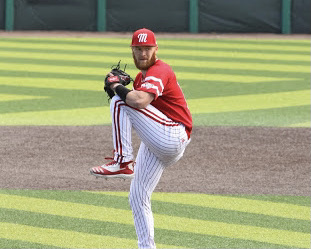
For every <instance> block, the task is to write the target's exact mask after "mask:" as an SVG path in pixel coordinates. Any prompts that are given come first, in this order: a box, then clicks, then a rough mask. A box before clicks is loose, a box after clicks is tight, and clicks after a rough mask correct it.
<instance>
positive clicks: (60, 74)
mask: <svg viewBox="0 0 311 249" xmlns="http://www.w3.org/2000/svg"><path fill="white" fill-rule="evenodd" d="M0 65H1V66H3V68H1V69H0V75H2V76H5V77H32V78H58V79H72V80H92V81H93V80H95V81H100V80H101V81H103V80H104V78H105V75H106V72H107V71H105V73H104V70H98V69H94V68H91V69H88V68H82V67H81V68H78V67H65V66H40V65H36V66H28V67H27V68H26V69H25V65H15V66H14V67H12V66H11V65H8V64H6V63H0ZM108 70H109V69H108ZM127 72H128V73H129V74H130V75H135V73H137V70H135V71H134V70H130V69H129V70H127ZM175 73H176V75H177V78H178V79H179V81H182V80H198V79H208V80H213V79H215V80H217V81H220V82H228V81H229V82H236V83H239V82H243V83H256V82H266V81H279V80H299V79H300V78H292V77H266V76H249V75H247V74H245V75H241V74H230V73H227V74H221V73H212V72H211V73H203V72H200V73H192V72H180V71H178V70H176V72H175Z"/></svg>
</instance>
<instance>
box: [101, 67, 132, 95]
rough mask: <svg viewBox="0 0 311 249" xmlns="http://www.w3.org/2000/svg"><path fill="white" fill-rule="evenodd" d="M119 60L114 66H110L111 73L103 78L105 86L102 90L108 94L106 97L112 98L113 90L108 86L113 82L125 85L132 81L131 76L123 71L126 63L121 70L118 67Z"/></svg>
mask: <svg viewBox="0 0 311 249" xmlns="http://www.w3.org/2000/svg"><path fill="white" fill-rule="evenodd" d="M120 62H121V61H119V63H118V64H117V65H116V66H112V67H111V69H112V70H111V72H110V73H111V74H112V75H113V76H111V75H109V74H108V75H107V76H106V78H105V87H104V90H105V92H106V93H107V95H108V99H112V97H113V96H114V91H113V90H111V88H110V86H111V85H112V84H114V83H120V84H122V85H123V86H126V85H128V84H130V82H131V81H133V79H132V78H131V76H130V75H129V74H128V73H126V72H125V68H126V65H125V67H124V69H123V70H121V69H120Z"/></svg>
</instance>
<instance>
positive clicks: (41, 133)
mask: <svg viewBox="0 0 311 249" xmlns="http://www.w3.org/2000/svg"><path fill="white" fill-rule="evenodd" d="M133 135H134V141H133V146H134V149H135V151H137V149H138V146H139V140H138V137H137V136H136V135H135V134H133ZM310 135H311V129H308V128H260V127H236V128H235V127H195V128H194V133H193V136H192V141H191V143H190V145H189V146H188V148H187V150H186V152H185V155H184V157H183V158H182V159H181V160H180V161H179V162H178V163H177V164H175V165H173V166H171V167H169V168H168V169H167V170H166V171H165V172H164V175H163V177H162V179H161V181H160V183H159V185H158V187H157V188H156V191H172V192H202V193H217V194H276V195H304V196H308V195H310V173H311V170H310V162H311V158H310V151H311V145H310V137H311V136H310ZM0 137H1V140H0V154H1V158H0V165H1V174H0V188H23V189H25V188H26V189H62V190H63V189H67V190H76V189H82V190H102V191H109V190H123V191H127V190H128V189H129V185H130V181H123V180H120V179H113V180H108V181H106V180H103V179H96V178H95V177H93V176H91V175H89V173H88V169H89V168H90V167H92V166H94V165H98V164H101V163H102V162H103V159H104V157H105V156H110V155H111V152H112V139H111V128H110V126H88V127H70V126H67V127H66V126H5V127H1V128H0Z"/></svg>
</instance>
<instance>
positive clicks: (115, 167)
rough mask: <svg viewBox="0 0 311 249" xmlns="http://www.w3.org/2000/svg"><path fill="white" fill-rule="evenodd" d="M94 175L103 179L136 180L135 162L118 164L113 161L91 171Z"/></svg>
mask: <svg viewBox="0 0 311 249" xmlns="http://www.w3.org/2000/svg"><path fill="white" fill-rule="evenodd" d="M90 172H91V174H92V175H94V176H96V177H103V178H123V179H132V178H134V162H133V161H129V162H124V163H118V162H116V161H114V160H113V161H111V162H110V163H106V164H104V165H102V166H98V167H94V168H91V169H90Z"/></svg>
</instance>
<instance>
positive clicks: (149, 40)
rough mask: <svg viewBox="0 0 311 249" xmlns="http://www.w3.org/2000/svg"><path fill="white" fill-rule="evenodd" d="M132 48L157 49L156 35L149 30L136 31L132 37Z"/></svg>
mask: <svg viewBox="0 0 311 249" xmlns="http://www.w3.org/2000/svg"><path fill="white" fill-rule="evenodd" d="M131 46H132V47H135V46H150V47H156V46H157V41H156V38H155V35H154V33H153V32H152V31H151V30H149V29H145V28H143V29H139V30H136V31H135V32H134V34H133V36H132V44H131Z"/></svg>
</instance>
